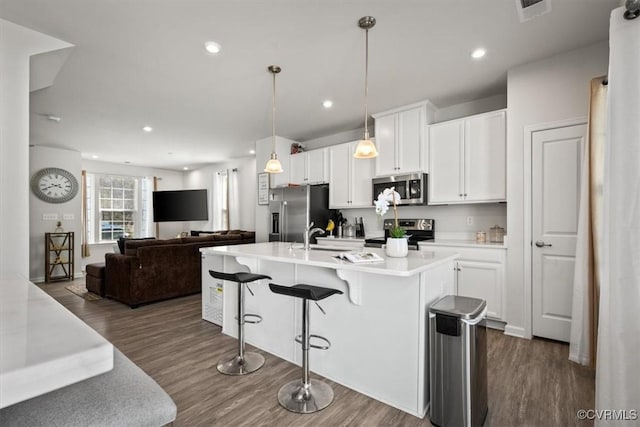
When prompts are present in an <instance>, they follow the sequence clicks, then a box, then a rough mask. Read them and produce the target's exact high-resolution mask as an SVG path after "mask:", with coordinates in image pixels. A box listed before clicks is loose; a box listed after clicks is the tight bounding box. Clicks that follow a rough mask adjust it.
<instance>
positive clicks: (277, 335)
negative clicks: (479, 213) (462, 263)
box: [200, 242, 457, 418]
mask: <svg viewBox="0 0 640 427" xmlns="http://www.w3.org/2000/svg"><path fill="white" fill-rule="evenodd" d="M200 251H201V252H202V281H203V294H202V298H203V318H204V319H205V320H210V321H212V318H211V317H212V316H213V313H212V310H211V304H210V303H211V302H212V301H214V300H215V299H216V298H219V297H220V293H219V289H224V292H222V331H223V333H225V334H227V335H231V336H234V337H236V336H237V324H236V321H235V316H236V313H237V308H236V301H237V288H236V285H235V284H232V283H227V282H220V281H218V280H215V279H213V278H212V277H211V276H210V275H209V273H208V272H209V270H217V271H223V272H227V273H232V272H236V271H251V272H253V273H260V274H267V275H269V276H271V277H272V278H273V280H272V281H271V282H273V283H278V284H281V285H286V286H290V285H294V284H296V283H307V284H312V285H318V286H324V287H329V288H335V289H339V290H341V291H343V292H344V294H343V295H337V296H334V297H332V298H328V299H327V300H324V301H322V302H321V305H322V308H323V309H324V310H325V312H326V315H323V314H322V312H321V311H320V310H319V309H318V308H317V307H316V306H315V305H314V304H311V306H310V307H311V332H312V333H313V334H317V335H321V336H324V337H326V338H328V339H329V340H330V341H331V343H332V346H331V348H330V349H329V350H328V351H320V350H313V351H312V352H311V355H310V366H311V370H312V371H313V372H315V373H317V374H319V375H322V376H324V377H326V378H329V379H331V380H333V381H336V382H338V383H340V384H342V385H344V386H346V387H349V388H351V389H353V390H356V391H358V392H361V393H363V394H366V395H368V396H370V397H372V398H374V399H377V400H380V401H382V402H384V403H387V404H389V405H391V406H394V407H396V408H398V409H401V410H403V411H405V412H408V413H410V414H412V415H415V416H417V417H420V418H422V417H424V415H425V414H426V411H427V409H428V404H429V390H428V388H429V360H428V354H429V352H428V307H429V306H430V304H431V303H433V302H434V301H435V300H437V299H438V298H439V297H440V296H442V295H446V294H453V293H455V289H454V271H453V264H454V261H455V259H456V258H457V255H456V254H455V253H453V252H452V253H438V254H435V253H433V252H428V251H410V253H409V255H408V256H407V257H405V258H388V257H386V255H385V254H384V251H383V250H381V249H369V248H368V251H370V252H374V253H376V254H378V255H380V256H381V257H383V258H384V262H380V263H371V264H353V263H351V262H349V261H346V260H342V259H339V258H336V255H338V254H339V252H336V251H326V250H320V249H318V248H316V249H314V250H308V251H305V250H303V249H302V248H301V247H299V245H298V246H295V245H292V244H290V243H279V242H274V243H257V244H250V245H235V246H218V247H209V248H202V249H201V250H200ZM250 286H251V290H252V291H253V292H254V294H255V297H251V296H250V294H247V298H246V302H245V304H246V312H247V313H255V314H259V315H260V316H262V318H263V321H262V323H260V324H257V325H247V326H246V327H245V334H246V342H247V343H249V344H251V345H253V346H255V347H258V348H260V349H262V350H265V351H267V352H269V353H272V354H274V355H276V356H278V357H281V358H283V359H286V360H288V361H291V362H293V363H296V364H298V365H300V364H301V350H300V345H299V344H297V343H295V342H294V340H293V338H294V336H296V335H298V334H300V333H301V318H302V315H301V311H302V308H301V303H300V301H299V300H298V299H294V298H288V297H283V296H282V295H277V294H274V293H272V292H271V291H270V290H269V287H268V281H266V280H264V281H261V282H254V283H252V284H251V285H250ZM263 369H269V367H268V365H265V366H264V367H263ZM276 393H277V390H274V396H275V395H276Z"/></svg>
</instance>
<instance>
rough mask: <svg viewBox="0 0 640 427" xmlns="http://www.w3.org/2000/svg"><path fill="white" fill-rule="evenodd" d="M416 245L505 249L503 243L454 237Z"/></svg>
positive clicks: (505, 246)
mask: <svg viewBox="0 0 640 427" xmlns="http://www.w3.org/2000/svg"><path fill="white" fill-rule="evenodd" d="M418 246H426V247H428V246H451V247H458V248H494V249H506V248H507V245H506V244H505V243H491V242H485V243H478V242H476V241H475V240H455V239H435V240H429V241H425V242H418Z"/></svg>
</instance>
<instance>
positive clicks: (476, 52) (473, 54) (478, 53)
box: [471, 47, 487, 59]
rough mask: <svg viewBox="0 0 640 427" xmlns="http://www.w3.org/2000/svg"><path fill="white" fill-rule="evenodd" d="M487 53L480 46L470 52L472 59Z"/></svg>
mask: <svg viewBox="0 0 640 427" xmlns="http://www.w3.org/2000/svg"><path fill="white" fill-rule="evenodd" d="M486 54H487V51H486V50H485V49H483V48H481V47H479V48H477V49H476V50H474V51H473V52H471V57H472V58H473V59H480V58H482V57H483V56H485V55H486Z"/></svg>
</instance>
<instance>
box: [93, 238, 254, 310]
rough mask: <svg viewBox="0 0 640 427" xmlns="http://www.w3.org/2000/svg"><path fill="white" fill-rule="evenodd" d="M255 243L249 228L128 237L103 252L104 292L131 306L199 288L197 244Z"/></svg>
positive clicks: (191, 292) (196, 291) (199, 257)
mask: <svg viewBox="0 0 640 427" xmlns="http://www.w3.org/2000/svg"><path fill="white" fill-rule="evenodd" d="M245 243H255V233H254V232H252V231H242V230H232V231H222V232H212V234H206V235H205V233H204V232H201V233H200V236H192V237H183V238H175V239H167V240H128V241H126V242H125V253H124V254H115V253H113V254H111V253H110V254H106V256H105V265H106V270H105V295H106V296H107V297H108V298H112V299H115V300H116V301H120V302H123V303H125V304H127V305H129V306H130V307H131V308H136V307H137V306H139V305H140V304H145V303H149V302H154V301H160V300H165V299H168V298H175V297H180V296H185V295H190V294H195V293H198V292H200V291H201V290H202V273H201V267H200V259H201V256H200V248H203V247H209V246H224V245H238V244H245Z"/></svg>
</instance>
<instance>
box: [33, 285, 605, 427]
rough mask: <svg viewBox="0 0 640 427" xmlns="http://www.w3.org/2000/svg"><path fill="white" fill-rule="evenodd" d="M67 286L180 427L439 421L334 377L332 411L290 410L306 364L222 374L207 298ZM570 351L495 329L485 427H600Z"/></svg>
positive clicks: (270, 361)
mask: <svg viewBox="0 0 640 427" xmlns="http://www.w3.org/2000/svg"><path fill="white" fill-rule="evenodd" d="M76 282H80V283H83V281H82V280H80V281H76ZM68 284H69V282H66V283H55V284H46V285H41V287H42V289H44V290H45V291H46V292H48V293H49V294H50V295H52V296H53V297H54V298H55V299H56V300H57V301H59V302H60V303H61V304H63V305H64V306H65V307H67V308H68V309H69V310H70V311H72V312H73V313H74V314H76V315H77V316H78V317H79V318H81V319H82V320H84V321H85V322H86V323H87V324H89V325H90V326H91V327H93V328H94V329H95V330H96V331H98V332H99V333H100V334H102V335H103V336H104V337H105V338H106V339H108V340H109V341H111V342H112V343H113V344H114V345H115V346H116V347H117V348H118V349H120V351H122V352H123V353H124V354H125V355H127V356H128V357H129V358H130V359H131V360H132V361H133V362H135V363H136V364H137V365H138V366H140V367H141V368H142V369H143V370H144V371H145V372H147V373H148V374H149V375H150V376H152V377H153V378H154V379H155V380H156V382H158V384H160V386H162V387H163V388H164V389H165V390H166V391H167V393H169V394H170V395H171V397H172V398H173V400H174V401H175V402H176V405H177V406H178V416H177V419H176V422H175V423H174V425H175V426H245V425H247V426H249V425H250V426H289V425H296V426H430V425H431V424H430V423H429V421H428V419H427V418H425V419H423V420H421V419H418V418H416V417H413V416H411V415H408V414H406V413H404V412H402V411H399V410H397V409H395V408H392V407H390V406H387V405H385V404H383V403H380V402H378V401H375V400H373V399H371V398H368V397H366V396H364V395H362V394H360V393H357V392H355V391H353V390H350V389H348V388H346V387H343V386H341V385H339V384H336V383H333V382H332V381H327V382H328V383H329V384H330V385H331V386H332V387H333V390H334V392H335V400H334V402H333V404H332V405H331V406H329V407H328V408H327V409H325V410H323V411H320V412H318V413H316V414H311V415H298V414H294V413H291V412H288V411H286V410H284V409H282V408H281V407H280V406H279V405H278V402H277V399H276V395H277V391H278V389H279V388H280V386H281V385H282V384H284V383H285V382H287V381H290V380H293V379H297V378H299V377H300V368H299V367H297V366H295V365H293V364H291V363H288V362H285V361H284V360H281V359H279V358H276V357H275V356H272V355H270V354H268V353H262V354H263V355H264V356H265V359H266V363H265V366H264V367H263V368H262V369H260V370H259V371H257V372H255V373H253V374H250V375H247V376H243V377H231V376H226V375H221V374H219V373H218V372H217V370H216V367H215V366H216V362H217V360H218V359H219V358H220V357H222V356H223V355H226V354H231V353H233V352H234V351H235V349H236V340H235V339H233V338H230V337H227V336H225V335H223V334H222V333H221V330H220V328H219V327H217V326H215V325H213V324H211V323H209V322H206V321H204V320H202V319H201V302H200V295H193V296H189V297H184V298H178V299H174V300H170V301H165V302H160V303H156V304H151V305H146V306H142V307H140V308H137V309H135V310H132V309H130V308H129V307H127V306H125V305H123V304H120V303H117V302H115V301H112V300H109V299H102V300H99V301H85V300H84V299H82V298H81V297H79V296H77V295H74V294H72V293H71V292H69V291H67V290H66V289H65V288H64V287H65V286H66V285H68ZM256 327H259V326H256ZM568 349H569V347H568V345H566V344H561V343H557V342H553V341H547V340H541V339H534V340H524V339H518V338H513V337H508V336H505V335H503V334H502V333H501V332H498V331H495V330H490V331H489V334H488V379H489V396H488V397H489V416H488V419H487V422H486V424H485V425H488V426H492V427H495V426H572V425H580V426H588V425H592V424H593V423H592V422H589V421H578V420H576V416H575V414H576V411H577V410H578V409H591V408H593V406H594V374H593V372H592V371H590V370H589V369H587V368H583V367H580V366H578V365H576V364H574V363H572V362H570V361H569V360H568V359H567V357H568V351H569V350H568ZM312 358H313V356H312ZM312 363H313V359H312ZM312 367H313V365H312Z"/></svg>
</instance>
